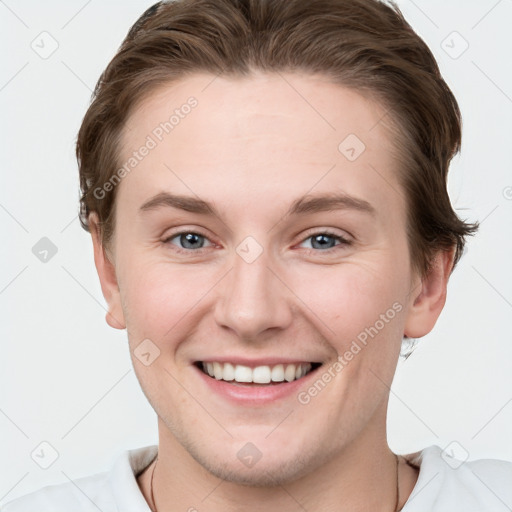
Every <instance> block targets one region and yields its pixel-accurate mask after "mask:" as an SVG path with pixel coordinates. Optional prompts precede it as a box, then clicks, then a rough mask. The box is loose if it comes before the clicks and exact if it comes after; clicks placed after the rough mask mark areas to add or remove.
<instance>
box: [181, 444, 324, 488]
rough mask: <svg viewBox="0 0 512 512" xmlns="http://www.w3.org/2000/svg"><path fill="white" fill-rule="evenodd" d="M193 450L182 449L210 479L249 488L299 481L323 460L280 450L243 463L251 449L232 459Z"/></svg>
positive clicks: (318, 455)
mask: <svg viewBox="0 0 512 512" xmlns="http://www.w3.org/2000/svg"><path fill="white" fill-rule="evenodd" d="M195 448H197V447H185V449H186V450H187V451H188V453H189V454H190V455H191V457H192V458H193V459H194V460H195V461H196V462H197V463H199V464H200V465H201V466H202V467H203V468H204V469H205V470H206V471H208V472H209V473H211V474H212V475H213V476H215V477H217V478H220V479H222V480H225V481H227V482H231V483H234V484H238V485H245V486H250V487H279V486H282V485H285V484H288V483H291V482H293V481H296V480H299V479H300V478H301V477H303V476H305V475H307V474H308V473H310V472H312V471H314V470H315V469H316V468H317V467H318V466H319V465H320V464H321V463H322V462H324V459H325V458H327V457H323V456H322V455H321V454H320V453H305V452H304V450H302V451H301V450H300V449H299V450H297V451H296V453H290V452H285V451H284V450H283V451H281V452H276V451H273V452H272V453H266V452H264V453H261V452H260V454H261V455H260V457H261V458H259V460H257V461H256V462H254V461H248V462H247V463H244V462H242V460H243V458H244V455H245V454H246V453H251V449H248V450H247V452H242V453H241V454H240V451H239V452H237V453H236V454H235V456H234V457H227V456H226V454H224V455H221V454H211V453H208V454H206V453H204V452H203V451H201V452H199V450H197V449H195ZM239 454H240V455H239ZM253 455H256V454H255V453H253Z"/></svg>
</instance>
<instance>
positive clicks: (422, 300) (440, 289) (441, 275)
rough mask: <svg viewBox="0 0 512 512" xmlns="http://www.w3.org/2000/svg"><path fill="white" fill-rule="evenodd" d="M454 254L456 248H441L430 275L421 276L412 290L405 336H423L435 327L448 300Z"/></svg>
mask: <svg viewBox="0 0 512 512" xmlns="http://www.w3.org/2000/svg"><path fill="white" fill-rule="evenodd" d="M454 255H455V248H452V249H449V250H440V251H439V252H438V253H437V255H436V256H435V258H434V261H433V262H432V267H431V270H430V272H429V273H428V275H426V276H425V277H423V278H421V280H420V282H419V284H418V283H417V282H416V284H415V287H414V288H413V290H412V292H411V304H410V306H409V312H408V314H407V320H406V323H405V329H404V335H405V336H408V337H409V338H421V337H422V336H425V335H426V334H428V333H429V332H430V331H431V330H432V329H433V328H434V325H435V324H436V322H437V319H438V318H439V315H440V314H441V311H442V310H443V307H444V305H445V302H446V289H447V286H448V279H449V277H450V273H451V271H452V267H453V258H454Z"/></svg>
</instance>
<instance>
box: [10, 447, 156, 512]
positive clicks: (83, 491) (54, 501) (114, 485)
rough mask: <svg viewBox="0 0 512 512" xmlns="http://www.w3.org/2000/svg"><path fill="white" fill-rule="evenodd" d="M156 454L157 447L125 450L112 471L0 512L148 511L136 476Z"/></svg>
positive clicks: (20, 500)
mask: <svg viewBox="0 0 512 512" xmlns="http://www.w3.org/2000/svg"><path fill="white" fill-rule="evenodd" d="M156 455H157V446H146V447H143V448H137V449H134V450H128V451H125V452H123V453H121V454H120V455H119V456H118V457H117V460H116V462H115V464H114V466H113V468H112V469H111V470H110V471H109V472H105V473H98V474H95V475H91V476H87V477H83V478H78V479H75V480H70V481H69V482H65V483H63V484H58V485H50V486H47V487H43V488H42V489H39V490H37V491H35V492H32V493H30V494H27V495H25V496H22V497H21V498H17V499H15V500H13V501H11V502H9V503H7V504H6V505H4V506H3V507H2V508H1V510H0V512H71V511H72V512H98V510H101V512H118V511H119V510H121V511H122V512H147V511H148V510H149V508H148V507H147V503H146V501H145V499H144V496H143V495H142V493H141V492H140V489H139V487H138V483H137V475H138V474H139V473H140V472H142V471H143V470H144V469H145V468H146V467H147V466H148V465H149V464H150V463H151V462H152V460H153V459H154V458H155V457H156Z"/></svg>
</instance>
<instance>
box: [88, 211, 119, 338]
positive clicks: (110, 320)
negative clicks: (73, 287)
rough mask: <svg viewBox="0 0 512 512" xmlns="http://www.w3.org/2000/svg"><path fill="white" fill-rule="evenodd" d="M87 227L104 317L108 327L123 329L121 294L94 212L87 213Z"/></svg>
mask: <svg viewBox="0 0 512 512" xmlns="http://www.w3.org/2000/svg"><path fill="white" fill-rule="evenodd" d="M89 228H90V232H91V237H92V244H93V247H94V264H95V266H96V271H97V272H98V277H99V279H100V284H101V291H102V293H103V297H105V300H106V301H107V305H108V312H107V314H106V315H105V319H106V321H107V324H108V325H110V327H113V328H114V329H125V328H126V323H125V319H124V313H123V309H122V307H121V295H120V292H119V286H118V283H117V276H116V271H115V266H114V263H113V262H112V261H111V258H110V257H109V256H108V255H107V251H106V249H105V247H104V246H103V244H102V241H101V233H100V227H99V219H98V215H97V214H96V213H95V212H93V213H91V214H90V215H89Z"/></svg>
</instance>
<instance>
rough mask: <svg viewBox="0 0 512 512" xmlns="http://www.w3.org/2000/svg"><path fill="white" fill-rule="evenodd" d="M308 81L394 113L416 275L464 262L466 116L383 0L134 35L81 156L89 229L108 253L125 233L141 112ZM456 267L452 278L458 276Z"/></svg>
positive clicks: (165, 7) (290, 3)
mask: <svg viewBox="0 0 512 512" xmlns="http://www.w3.org/2000/svg"><path fill="white" fill-rule="evenodd" d="M254 71H264V72H269V73H272V72H274V73H280V72H296V71H298V72H302V73H310V74H315V75H318V74H320V75H323V76H325V77H326V79H327V80H329V81H331V82H333V83H336V84H339V85H341V86H345V87H348V88H350V89H352V90H354V91H356V92H358V93H360V94H361V95H363V96H366V97H368V98H373V99H375V100H377V101H378V102H379V104H380V105H382V106H383V107H384V109H386V112H387V114H386V115H385V117H388V118H389V120H390V124H391V126H392V127H393V130H392V133H393V134H394V136H393V148H390V150H391V149H392V150H393V151H395V152H396V154H397V155H398V158H397V161H398V162H399V164H398V165H397V167H398V170H397V172H398V179H399V183H400V184H401V186H402V187H403V191H404V193H405V201H406V207H407V237H408V246H409V250H410V255H411V265H412V267H413V269H414V270H415V271H417V272H419V273H420V274H421V275H422V276H425V275H426V274H427V273H428V272H429V270H430V268H431V264H432V261H433V257H434V256H435V254H436V253H437V252H438V251H439V250H450V249H452V248H455V257H454V264H453V267H454V266H455V264H456V263H457V262H458V260H459V259H460V257H461V254H462V250H463V248H464V244H465V237H466V236H467V235H471V234H473V233H474V232H476V230H477V229H478V223H474V224H470V223H466V222H465V221H462V220H461V219H459V217H458V216H457V214H456V213H455V211H454V210H453V208H452V205H451V203H450V199H449V195H448V191H447V175H448V168H449V164H450V161H451V160H452V158H453V156H454V155H455V154H457V153H458V152H459V151H460V145H461V124H462V121H461V114H460V110H459V107H458V104H457V101H456V99H455V97H454V95H453V93H452V92H451V90H450V88H449V87H448V85H447V84H446V82H445V81H444V80H443V78H442V76H441V73H440V71H439V67H438V65H437V63H436V60H435V58H434V56H433V54H432V52H431V51H430V49H429V48H428V46H427V45H426V44H425V42H424V41H423V40H422V39H421V38H420V37H419V36H418V35H417V34H416V33H415V32H414V30H413V29H412V28H411V26H410V25H409V24H408V23H407V21H406V20H405V19H404V17H403V14H402V13H401V11H400V9H399V8H398V6H397V5H396V4H394V3H393V2H391V1H390V2H389V3H385V2H384V1H380V0H307V1H304V0H175V1H170V2H159V3H158V4H155V5H154V6H152V7H150V8H149V9H148V10H147V11H146V12H145V13H144V14H143V15H142V16H141V18H140V19H139V20H138V21H137V22H136V23H135V24H134V25H133V27H132V28H131V29H130V31H129V33H128V35H127V36H126V38H125V40H124V41H123V43H122V45H121V47H120V48H119V50H118V52H117V54H116V55H115V56H114V58H113V59H112V61H111V62H110V63H109V65H108V66H107V68H106V69H105V71H104V72H103V73H102V75H101V77H100V78H99V80H98V83H97V84H96V87H95V90H94V93H93V99H92V102H91V105H90V107H89V109H88V110H87V113H86V115H85V117H84V119H83V122H82V125H81V128H80V131H79V134H78V140H77V145H76V154H77V159H78V164H79V172H80V188H81V199H80V222H81V224H82V226H83V227H84V228H85V229H86V230H89V225H88V216H89V213H90V212H96V213H97V215H98V217H99V226H100V232H101V237H102V242H103V243H104V244H105V245H108V243H109V241H110V240H111V237H112V234H113V230H114V223H115V215H114V212H115V197H116V189H117V187H115V186H113V187H108V188H109V190H108V192H105V193H103V194H102V197H101V198H99V197H97V196H98V194H95V193H94V191H95V190H97V188H98V187H102V186H103V184H105V183H107V182H108V181H109V180H111V179H112V177H113V176H114V175H115V173H116V169H118V167H119V165H120V161H119V153H120V145H121V144H120V143H121V134H122V129H123V127H124V125H125V123H126V121H127V119H128V117H129V116H130V114H131V113H132V112H133V111H134V109H135V108H136V107H137V105H139V104H140V102H141V101H143V100H144V99H145V98H147V97H148V96H149V95H150V94H151V93H152V92H153V91H155V90H156V89H157V88H159V87H161V86H162V85H164V84H167V83H169V84H170V83H172V82H175V81H179V80H180V79H183V78H186V77H187V76H190V75H191V74H193V73H195V72H206V73H211V74H214V75H219V74H223V75H224V76H227V77H233V78H236V77H250V76H251V73H253V72H254ZM453 267H452V270H453Z"/></svg>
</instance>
